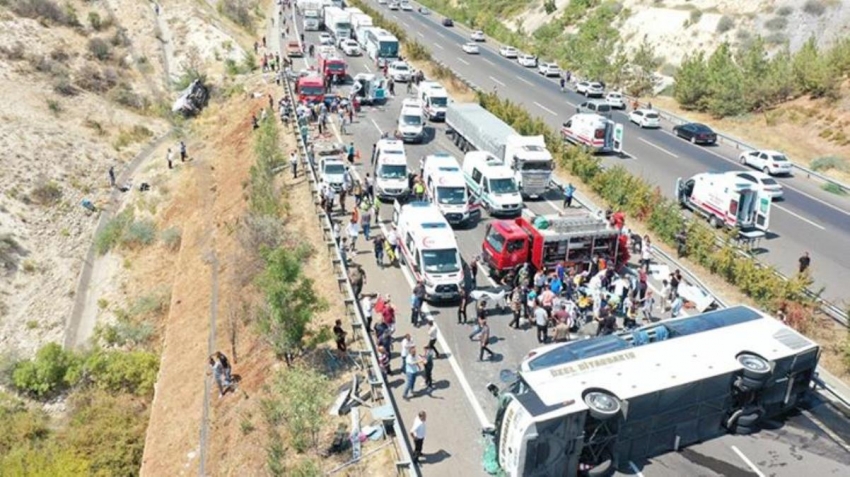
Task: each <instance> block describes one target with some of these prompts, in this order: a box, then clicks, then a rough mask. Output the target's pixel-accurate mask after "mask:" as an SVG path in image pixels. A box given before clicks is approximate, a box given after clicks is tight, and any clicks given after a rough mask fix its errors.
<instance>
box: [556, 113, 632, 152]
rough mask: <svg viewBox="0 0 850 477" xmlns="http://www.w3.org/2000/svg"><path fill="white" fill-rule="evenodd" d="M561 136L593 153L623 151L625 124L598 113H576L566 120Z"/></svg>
mask: <svg viewBox="0 0 850 477" xmlns="http://www.w3.org/2000/svg"><path fill="white" fill-rule="evenodd" d="M561 138H562V139H563V140H564V141H566V142H570V143H573V144H575V145H577V146H579V147H581V148H583V149H584V150H586V151H588V152H592V153H608V152H616V153H621V152H623V125H622V124H620V123H615V122H614V121H612V120H610V119H608V118H606V117H604V116H600V115H598V114H589V113H581V114H576V115H574V116H573V117H571V118H570V119H569V120H567V121H566V122H564V124H563V126H562V127H561Z"/></svg>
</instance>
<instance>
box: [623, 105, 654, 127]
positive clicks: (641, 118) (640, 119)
mask: <svg viewBox="0 0 850 477" xmlns="http://www.w3.org/2000/svg"><path fill="white" fill-rule="evenodd" d="M629 121H631V122H633V123H635V124H637V125H638V126H640V127H642V128H656V129H657V128H660V127H661V117H660V116H659V115H658V112H657V111H653V110H651V109H636V110H634V111H632V112H631V113H629Z"/></svg>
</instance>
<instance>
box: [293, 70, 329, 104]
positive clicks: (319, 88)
mask: <svg viewBox="0 0 850 477" xmlns="http://www.w3.org/2000/svg"><path fill="white" fill-rule="evenodd" d="M295 94H297V95H298V100H299V101H300V102H302V103H305V104H311V103H321V102H324V100H325V81H324V79H323V78H322V77H321V76H319V75H318V74H310V75H308V76H302V77H300V78H298V81H296V82H295Z"/></svg>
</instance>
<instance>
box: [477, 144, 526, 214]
mask: <svg viewBox="0 0 850 477" xmlns="http://www.w3.org/2000/svg"><path fill="white" fill-rule="evenodd" d="M463 177H464V179H465V180H466V186H467V187H468V188H469V192H470V193H471V194H472V195H473V196H474V197H475V198H476V199H477V200H478V201H479V202H480V203H481V205H482V206H483V207H484V208H485V209H486V210H487V212H488V213H489V214H490V215H512V216H517V215H520V214H521V213H522V196H521V195H520V194H519V188H518V187H517V184H516V179H515V178H514V171H513V170H511V168H510V167H508V166H506V165H505V163H504V162H503V161H502V160H501V159H499V158H497V157H496V156H494V155H492V154H490V153H489V152H484V151H472V152H468V153H466V156H464V158H463Z"/></svg>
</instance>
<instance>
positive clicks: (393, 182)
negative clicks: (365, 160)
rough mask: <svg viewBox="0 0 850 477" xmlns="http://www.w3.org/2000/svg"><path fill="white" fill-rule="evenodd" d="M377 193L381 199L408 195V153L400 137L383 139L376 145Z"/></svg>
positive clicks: (389, 199)
mask: <svg viewBox="0 0 850 477" xmlns="http://www.w3.org/2000/svg"><path fill="white" fill-rule="evenodd" d="M375 154H376V155H377V156H378V157H377V158H376V160H375V193H376V194H377V196H378V198H379V199H382V200H387V201H391V200H394V199H400V198H404V197H407V194H408V193H409V192H410V188H409V187H408V181H407V174H408V171H407V155H406V154H405V153H404V144H403V143H402V142H401V141H399V140H398V139H381V140H380V141H378V143H377V145H376V146H375Z"/></svg>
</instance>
